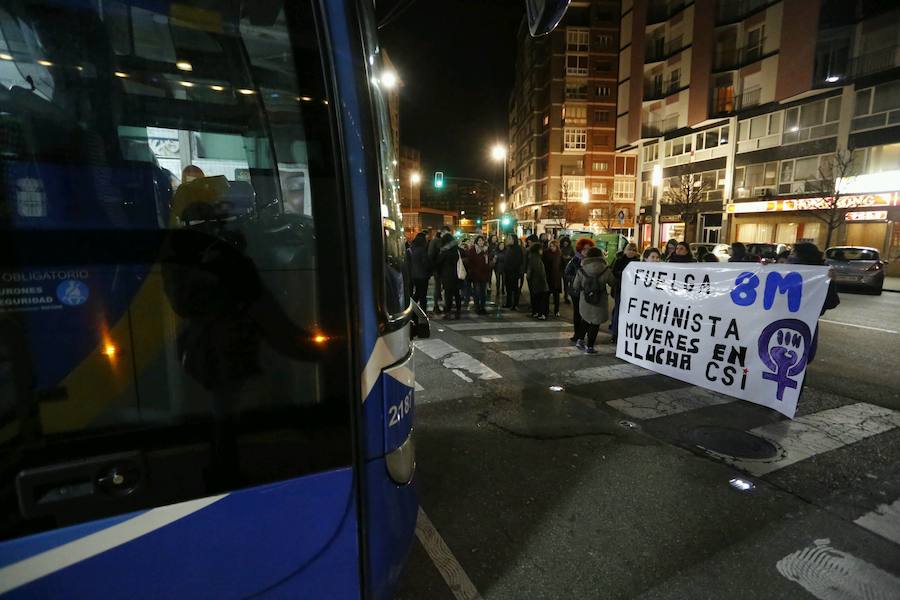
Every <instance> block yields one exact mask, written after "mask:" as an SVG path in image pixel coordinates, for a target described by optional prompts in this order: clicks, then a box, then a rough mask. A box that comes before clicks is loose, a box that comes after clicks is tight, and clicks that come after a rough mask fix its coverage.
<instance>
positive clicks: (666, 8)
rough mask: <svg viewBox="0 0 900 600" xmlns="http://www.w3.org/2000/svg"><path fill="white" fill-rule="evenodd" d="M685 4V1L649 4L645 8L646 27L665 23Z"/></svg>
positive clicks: (665, 1) (663, 0)
mask: <svg viewBox="0 0 900 600" xmlns="http://www.w3.org/2000/svg"><path fill="white" fill-rule="evenodd" d="M687 4H688V3H687V1H686V0H661V1H656V2H653V3H651V4H650V6H649V7H648V8H647V25H655V24H657V23H662V22H663V21H666V20H667V19H668V18H669V17H671V16H672V15H674V14H675V13H677V12H678V11H679V10H681V9H682V8H684V7H685V6H687Z"/></svg>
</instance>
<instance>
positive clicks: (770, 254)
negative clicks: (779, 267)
mask: <svg viewBox="0 0 900 600" xmlns="http://www.w3.org/2000/svg"><path fill="white" fill-rule="evenodd" d="M744 245H745V246H746V247H747V252H748V253H750V254H754V255H756V256H758V257H759V258H760V262H762V263H773V262H775V260H776V259H775V258H774V257H776V256H778V254H779V253H781V252H782V251H784V250H790V249H791V247H790V246H788V245H787V244H765V243H763V244H760V243H752V244H744Z"/></svg>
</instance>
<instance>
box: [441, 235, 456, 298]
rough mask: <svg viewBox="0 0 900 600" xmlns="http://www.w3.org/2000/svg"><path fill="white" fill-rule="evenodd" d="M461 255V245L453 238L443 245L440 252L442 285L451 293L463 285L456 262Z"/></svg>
mask: <svg viewBox="0 0 900 600" xmlns="http://www.w3.org/2000/svg"><path fill="white" fill-rule="evenodd" d="M460 257H461V254H460V252H459V245H458V244H457V243H456V240H453V241H452V242H450V243H449V244H447V245H446V246H441V250H440V254H438V261H437V262H438V267H437V271H436V272H437V274H438V275H439V276H440V278H441V285H442V286H443V288H444V289H445V290H448V291H449V292H450V293H451V294H453V293H455V292H456V290H458V289H459V288H460V286H461V285H462V281H461V280H460V279H459V277H458V276H457V274H456V263H457V261H458V260H459V258H460Z"/></svg>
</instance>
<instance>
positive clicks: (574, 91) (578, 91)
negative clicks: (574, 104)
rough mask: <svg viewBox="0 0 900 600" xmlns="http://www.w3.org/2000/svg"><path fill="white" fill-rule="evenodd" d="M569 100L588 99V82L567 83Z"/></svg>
mask: <svg viewBox="0 0 900 600" xmlns="http://www.w3.org/2000/svg"><path fill="white" fill-rule="evenodd" d="M566 99H567V100H587V84H586V83H567V84H566Z"/></svg>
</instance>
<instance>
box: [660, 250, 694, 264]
mask: <svg viewBox="0 0 900 600" xmlns="http://www.w3.org/2000/svg"><path fill="white" fill-rule="evenodd" d="M666 262H670V263H692V262H697V261H696V260H694V257H693V256H691V255H690V254H685V255H684V256H682V255H680V254H675V253H674V252H673V253H672V255H671V256H669V260H668V261H666Z"/></svg>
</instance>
